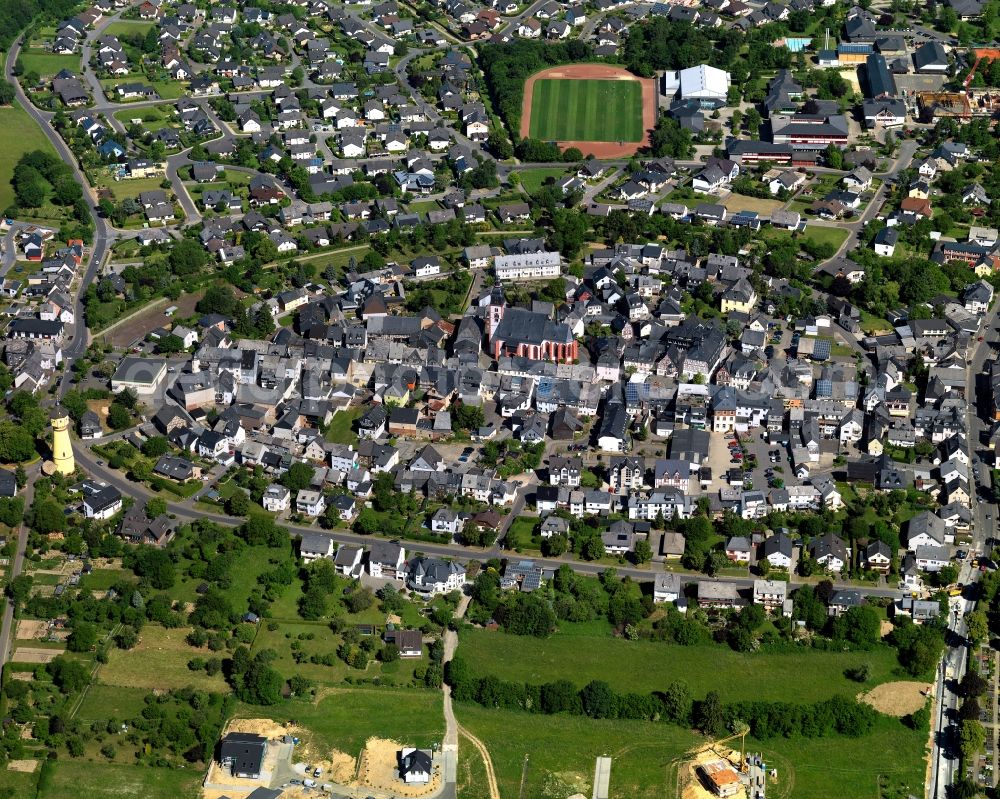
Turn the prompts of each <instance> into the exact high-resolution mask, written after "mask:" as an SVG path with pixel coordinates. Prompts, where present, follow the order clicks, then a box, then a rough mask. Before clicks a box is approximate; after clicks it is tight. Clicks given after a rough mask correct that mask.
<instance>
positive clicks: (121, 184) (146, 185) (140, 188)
mask: <svg viewBox="0 0 1000 799" xmlns="http://www.w3.org/2000/svg"><path fill="white" fill-rule="evenodd" d="M105 177H107V175H106V174H105ZM162 182H163V177H162V176H161V177H158V178H135V179H133V180H111V179H108V180H107V181H106V183H107V186H108V189H110V191H111V193H112V194H113V195H114V196H115V199H116V200H118V201H121V200H124V199H125V198H126V197H132V198H133V199H134V198H136V197H138V196H139V195H140V194H142V192H144V191H156V190H157V189H159V188H160V184H161V183H162Z"/></svg>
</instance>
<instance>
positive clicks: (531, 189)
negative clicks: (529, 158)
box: [517, 168, 568, 194]
mask: <svg viewBox="0 0 1000 799" xmlns="http://www.w3.org/2000/svg"><path fill="white" fill-rule="evenodd" d="M566 174H568V172H567V171H566V170H565V169H557V168H552V169H525V170H524V171H523V172H518V173H517V175H518V177H519V178H520V179H521V185H522V186H524V190H525V191H526V192H528V194H534V193H535V192H537V191H538V190H539V189H540V188H542V185H543V184H544V183H545V181H546V180H548V179H549V178H561V177H562V176H563V175H566Z"/></svg>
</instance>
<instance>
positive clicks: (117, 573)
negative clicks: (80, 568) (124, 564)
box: [80, 569, 132, 591]
mask: <svg viewBox="0 0 1000 799" xmlns="http://www.w3.org/2000/svg"><path fill="white" fill-rule="evenodd" d="M131 576H132V573H131V572H127V571H125V570H124V569H94V570H93V571H92V572H91V573H90V574H87V575H84V576H83V577H81V578H80V588H86V589H87V590H89V591H107V590H108V589H109V588H110V587H111V586H113V585H114V584H115V583H117V582H118V581H119V580H121V579H122V578H123V577H131Z"/></svg>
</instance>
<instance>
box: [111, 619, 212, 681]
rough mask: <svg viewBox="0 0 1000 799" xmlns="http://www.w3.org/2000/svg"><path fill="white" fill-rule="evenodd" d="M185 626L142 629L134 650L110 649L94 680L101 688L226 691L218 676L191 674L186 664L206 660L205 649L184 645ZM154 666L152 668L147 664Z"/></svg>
mask: <svg viewBox="0 0 1000 799" xmlns="http://www.w3.org/2000/svg"><path fill="white" fill-rule="evenodd" d="M189 632H190V628H189V627H178V628H177V629H175V630H167V629H165V628H164V627H158V626H156V625H153V624H147V625H146V626H145V627H143V628H142V634H141V635H140V637H139V643H138V644H137V645H136V646H135V648H134V649H129V650H127V651H126V650H123V649H112V650H111V651H110V653H109V660H108V662H107V663H106V664H105V665H103V666H101V669H100V671H98V673H97V680H98V682H99V683H101V684H103V685H115V686H119V687H121V688H146V689H150V690H152V689H154V688H160V689H165V690H169V689H171V688H184V687H186V686H191V687H192V688H201V689H204V690H210V691H223V692H225V691H228V690H229V689H228V688H227V687H226V681H225V680H224V679H223V677H222V675H221V674H216V675H215V676H214V677H209V676H208V675H207V674H206V673H205V672H204V671H191V669H189V668H188V667H187V664H188V661H189V660H191V659H192V658H194V657H201V658H208V657H211V656H212V653H211V652H210V651H209V650H208V649H195V648H194V647H192V646H189V645H188V644H187V642H185V640H184V637H185V636H186V635H187V634H188V633H189ZM151 663H155V664H156V667H155V668H150V667H149V666H150V664H151Z"/></svg>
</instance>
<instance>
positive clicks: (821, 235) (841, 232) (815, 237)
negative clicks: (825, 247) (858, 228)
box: [802, 225, 851, 249]
mask: <svg viewBox="0 0 1000 799" xmlns="http://www.w3.org/2000/svg"><path fill="white" fill-rule="evenodd" d="M850 232H851V231H849V230H847V229H846V228H842V227H824V226H822V225H806V229H805V230H804V231H803V232H802V235H803V236H804V237H805V238H807V239H809V240H810V241H814V242H816V243H817V244H830V245H831V246H833V247H836V248H837V249H840V245H841V244H843V243H844V239H846V238H847V237H848V236H849V235H850Z"/></svg>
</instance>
